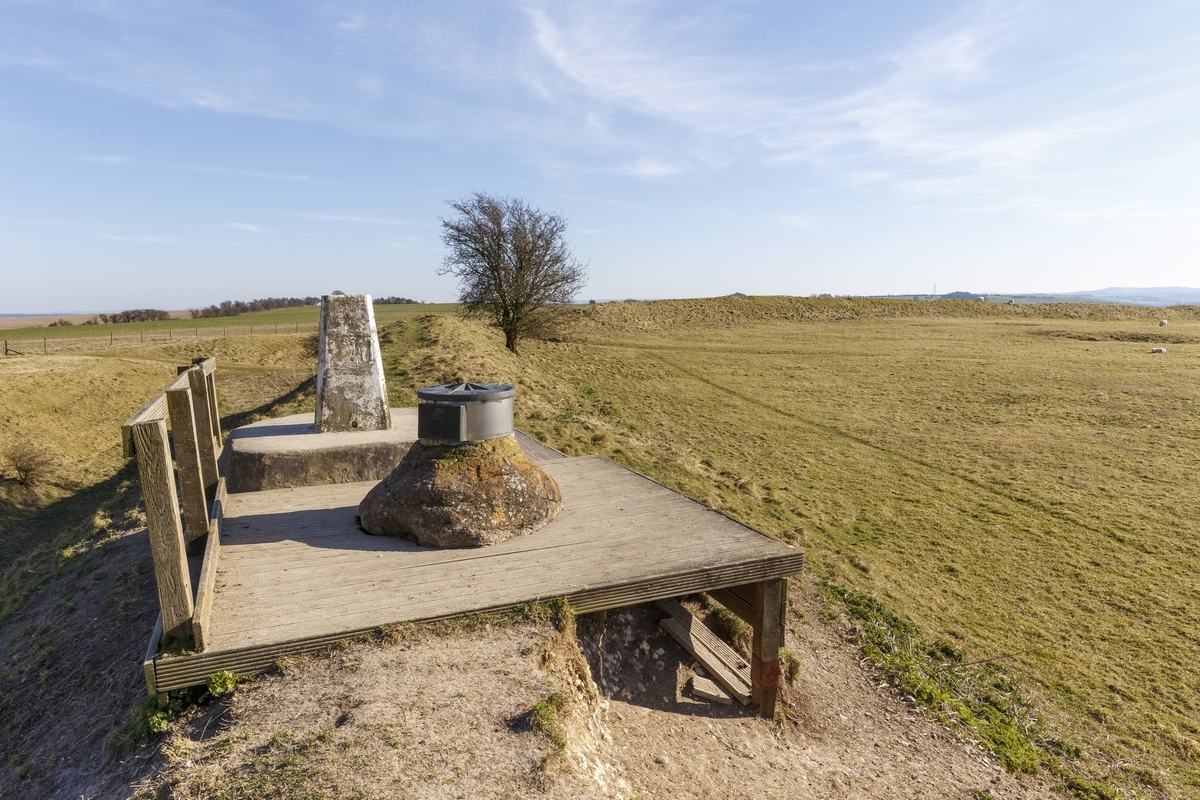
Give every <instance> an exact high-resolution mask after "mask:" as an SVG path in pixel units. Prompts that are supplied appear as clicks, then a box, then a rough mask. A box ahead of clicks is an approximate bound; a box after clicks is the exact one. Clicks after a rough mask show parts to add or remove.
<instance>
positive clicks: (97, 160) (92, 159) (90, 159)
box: [79, 156, 130, 164]
mask: <svg viewBox="0 0 1200 800" xmlns="http://www.w3.org/2000/svg"><path fill="white" fill-rule="evenodd" d="M79 160H80V161H83V162H85V163H88V164H124V163H126V162H127V161H129V160H130V159H129V156H81V157H80V158H79Z"/></svg>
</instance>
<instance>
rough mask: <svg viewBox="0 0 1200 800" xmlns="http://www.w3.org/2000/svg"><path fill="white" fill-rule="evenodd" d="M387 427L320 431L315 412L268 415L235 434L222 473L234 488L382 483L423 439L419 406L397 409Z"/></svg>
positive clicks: (230, 436) (223, 455)
mask: <svg viewBox="0 0 1200 800" xmlns="http://www.w3.org/2000/svg"><path fill="white" fill-rule="evenodd" d="M391 418H392V422H393V427H392V429H391V430H386V431H355V432H350V433H317V431H316V429H315V427H314V425H313V415H312V414H293V415H292V416H289V417H278V418H276V419H265V420H263V421H261V422H255V423H254V424H252V425H244V426H242V427H240V428H238V429H236V430H235V431H233V432H232V433H231V434H230V435H229V441H228V442H226V443H225V449H224V452H223V453H222V455H221V460H222V464H221V472H222V474H224V475H225V480H226V486H227V488H228V490H229V491H230V492H259V491H263V490H265V489H292V488H297V487H301V486H320V485H323V484H330V483H356V482H358V481H378V480H382V479H383V478H384V477H386V476H387V474H388V473H389V472H391V471H392V470H393V469H395V468H396V465H397V464H399V463H400V461H401V459H403V458H404V456H405V454H406V453H407V452H408V449H409V447H411V446H412V443H413V442H415V441H416V440H417V410H416V409H415V408H393V409H392V410H391Z"/></svg>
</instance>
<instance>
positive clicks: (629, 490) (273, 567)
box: [156, 448, 803, 690]
mask: <svg viewBox="0 0 1200 800" xmlns="http://www.w3.org/2000/svg"><path fill="white" fill-rule="evenodd" d="M547 450H548V448H547ZM550 453H553V451H550ZM539 455H540V456H541V458H539V460H540V461H541V462H542V466H543V468H545V469H546V470H547V472H549V473H550V474H551V475H552V476H553V477H554V478H555V480H557V481H558V483H559V485H560V486H561V487H562V490H563V496H564V509H563V512H562V513H561V514H560V515H559V517H558V518H557V519H556V520H554V521H553V522H551V523H550V524H549V525H547V526H546V527H545V528H543V529H542V530H540V531H538V532H536V533H534V534H531V535H529V536H522V537H517V538H515V539H511V540H509V541H507V542H504V543H502V544H500V545H496V546H493V547H487V548H480V549H467V550H438V549H434V548H425V547H420V546H418V545H416V544H414V543H412V542H409V541H407V540H404V539H395V538H389V537H376V536H369V535H367V534H365V533H363V532H362V531H361V530H359V528H358V526H357V523H356V518H355V517H356V512H357V505H358V502H359V500H360V499H361V498H362V497H363V496H364V495H365V494H366V492H367V491H368V490H369V489H370V488H371V486H372V485H373V484H372V483H359V484H339V485H335V486H317V487H306V488H304V489H280V490H273V491H264V492H252V493H245V494H239V495H229V498H228V502H227V503H226V504H225V506H224V507H223V509H222V511H223V515H222V517H223V518H222V520H221V559H220V562H219V568H218V570H217V578H216V590H215V592H214V594H213V599H212V610H211V622H210V625H209V629H210V631H207V632H206V634H207V635H206V637H205V638H206V642H205V645H206V650H205V652H203V653H198V654H194V655H189V656H183V657H175V658H162V657H160V658H159V659H158V662H157V667H156V680H157V684H158V686H160V687H163V686H166V687H168V688H170V687H174V686H177V685H179V686H182V685H188V684H187V683H186V681H188V680H193V679H194V678H195V677H196V676H197V675H200V673H201V672H203V671H204V670H206V669H207V670H209V671H213V670H216V669H235V670H236V669H242V670H246V669H250V668H253V669H258V668H261V666H265V665H267V664H269V663H271V661H273V660H274V659H275V658H277V657H278V656H279V655H281V654H284V653H289V652H300V651H304V650H308V649H311V648H312V647H316V646H319V644H320V643H323V642H324V643H327V642H330V641H334V640H336V639H338V638H343V637H345V636H348V635H352V634H354V633H358V632H362V631H365V630H370V629H372V628H376V627H378V626H380V625H385V624H389V623H396V622H404V621H415V620H422V619H437V618H442V617H446V616H453V615H458V614H463V613H471V612H479V611H490V610H498V609H503V608H511V607H513V606H515V605H519V604H521V603H524V602H529V601H531V600H538V599H549V598H554V597H567V598H568V599H570V600H571V602H572V604H573V605H574V606H575V607H576V608H577V610H579V611H581V612H587V611H594V610H600V609H602V608H612V607H615V606H619V605H627V604H630V603H636V602H644V601H650V600H656V599H661V598H665V597H672V596H678V595H679V594H683V593H686V592H693V591H700V590H710V589H716V588H720V587H725V586H735V585H741V584H746V583H751V582H754V581H760V580H764V579H767V578H773V577H780V576H783V575H788V574H793V573H795V572H798V571H799V570H800V569H801V565H802V562H803V555H802V554H801V553H800V552H798V551H796V550H794V549H792V548H791V547H789V546H788V545H786V544H784V543H782V542H780V541H778V540H775V539H773V538H771V537H769V536H766V535H764V534H762V533H759V532H757V531H755V530H753V529H751V528H748V527H746V526H744V525H742V524H740V523H738V522H736V521H734V520H731V519H729V518H727V517H724V516H722V515H721V514H718V513H717V512H714V511H712V510H710V509H708V508H706V507H704V506H703V505H701V504H699V503H696V502H694V501H692V500H690V499H688V498H687V497H684V496H683V495H680V494H678V493H676V492H674V491H672V490H671V489H669V488H667V487H664V486H662V485H660V484H657V483H655V482H654V481H652V480H650V479H648V478H646V477H644V476H642V475H638V474H637V473H635V472H632V471H630V470H627V469H625V468H623V467H621V466H619V465H617V464H614V463H612V462H610V461H608V460H606V459H603V458H599V457H595V456H589V457H583V458H565V457H561V454H558V455H559V456H560V457H558V458H552V457H548V456H547V455H546V454H539ZM255 665H260V666H255ZM206 674H207V673H206ZM202 677H203V676H201V679H202ZM180 681H185V683H180ZM160 690H161V689H160Z"/></svg>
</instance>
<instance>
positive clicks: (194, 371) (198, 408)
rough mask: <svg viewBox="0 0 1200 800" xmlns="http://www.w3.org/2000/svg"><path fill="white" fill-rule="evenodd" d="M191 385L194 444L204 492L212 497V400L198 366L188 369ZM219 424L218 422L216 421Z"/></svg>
mask: <svg viewBox="0 0 1200 800" xmlns="http://www.w3.org/2000/svg"><path fill="white" fill-rule="evenodd" d="M187 376H188V384H189V385H190V387H191V395H192V410H193V412H194V413H195V415H196V444H197V445H198V449H199V451H200V474H201V475H202V476H203V479H204V493H205V495H206V496H208V497H212V496H213V493H214V492H216V490H217V478H218V477H219V476H218V475H217V450H218V446H217V444H216V442H214V440H213V419H212V413H213V405H214V404H213V402H212V398H211V397H210V396H209V394H210V392H209V389H210V387H211V384H210V383H209V381H208V376H206V375H205V374H204V370H203V369H201V368H200V367H192V368H191V369H189V370H188V373H187ZM217 424H218V425H219V424H220V423H219V422H218V423H217Z"/></svg>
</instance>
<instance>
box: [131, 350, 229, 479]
mask: <svg viewBox="0 0 1200 800" xmlns="http://www.w3.org/2000/svg"><path fill="white" fill-rule="evenodd" d="M208 361H211V362H213V364H214V365H215V364H216V359H212V358H210V359H208ZM208 361H206V362H205V363H206V364H207V363H208ZM214 368H215V367H214ZM209 371H210V372H211V371H212V370H209ZM205 374H207V373H205ZM187 386H188V377H187V372H181V373H180V374H179V375H176V376H175V380H173V381H171V382H170V383H168V384H167V386H166V388H165V389H163V390H162V391H161V392H159V393H158V394H157V395H155V396H154V397H153V399H151V400H150V402H149V403H146V405H144V406H142V407H141V409H140V410H139V411H138V412H137V413H136V414H134V415H133V416H132V417H130V418H129V419H127V420H125V422H124V423H123V424H122V425H121V451H122V453H123V454H124V455H125V457H126V458H133V457H134V455H135V453H134V451H133V426H134V425H139V424H141V423H143V422H155V421H156V420H160V419H166V418H167V392H169V391H171V390H172V389H183V388H186V387H187Z"/></svg>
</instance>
